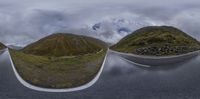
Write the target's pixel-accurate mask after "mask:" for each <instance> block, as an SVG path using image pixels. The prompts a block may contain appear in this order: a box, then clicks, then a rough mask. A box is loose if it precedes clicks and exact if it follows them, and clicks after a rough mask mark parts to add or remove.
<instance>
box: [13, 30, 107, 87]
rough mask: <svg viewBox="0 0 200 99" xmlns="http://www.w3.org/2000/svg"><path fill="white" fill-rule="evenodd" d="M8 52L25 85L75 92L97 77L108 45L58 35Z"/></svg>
mask: <svg viewBox="0 0 200 99" xmlns="http://www.w3.org/2000/svg"><path fill="white" fill-rule="evenodd" d="M9 52H10V55H11V58H12V60H13V63H14V65H15V67H16V69H17V71H18V72H19V74H20V75H21V76H22V78H23V79H24V80H25V81H27V82H29V83H31V84H33V85H36V86H40V87H46V88H72V87H77V86H80V85H83V84H85V83H87V82H89V81H90V80H92V79H93V78H94V77H95V76H96V74H97V73H98V71H99V69H100V68H101V65H102V63H103V60H104V58H105V55H106V45H105V43H104V42H102V41H100V40H97V39H94V38H90V37H85V36H78V35H73V34H61V33H59V34H53V35H50V36H48V37H45V38H43V39H41V40H39V41H37V42H35V43H32V44H30V45H28V46H27V47H25V48H24V49H22V50H13V49H9Z"/></svg>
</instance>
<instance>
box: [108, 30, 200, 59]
mask: <svg viewBox="0 0 200 99" xmlns="http://www.w3.org/2000/svg"><path fill="white" fill-rule="evenodd" d="M111 49H113V50H116V51H119V52H126V53H133V54H139V55H141V54H142V55H153V56H154V55H155V56H167V55H178V54H183V53H187V52H191V51H195V50H199V49H200V43H199V42H198V41H197V40H196V39H194V38H192V37H191V36H189V35H187V34H186V33H184V32H183V31H181V30H178V29H176V28H174V27H169V26H150V27H144V28H141V29H139V30H137V31H135V32H133V33H132V34H130V35H128V36H126V37H125V38H123V39H122V40H121V41H119V42H118V43H117V44H116V45H114V46H112V47H111ZM161 49H162V50H161ZM163 51H164V53H163Z"/></svg>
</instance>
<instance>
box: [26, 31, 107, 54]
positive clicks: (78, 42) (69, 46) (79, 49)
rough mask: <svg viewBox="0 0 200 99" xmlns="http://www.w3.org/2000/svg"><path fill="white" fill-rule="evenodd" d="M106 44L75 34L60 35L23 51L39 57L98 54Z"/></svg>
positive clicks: (33, 44)
mask: <svg viewBox="0 0 200 99" xmlns="http://www.w3.org/2000/svg"><path fill="white" fill-rule="evenodd" d="M102 48H104V49H105V48H106V44H105V43H104V42H102V41H100V40H98V39H94V38H91V37H86V36H79V35H74V34H64V33H58V34H53V35H50V36H47V37H45V38H43V39H41V40H39V41H37V42H35V43H32V44H30V45H28V46H26V47H25V48H24V49H22V51H23V52H24V53H27V54H33V55H39V56H56V57H59V56H73V55H84V54H88V53H96V52H98V51H100V50H102Z"/></svg>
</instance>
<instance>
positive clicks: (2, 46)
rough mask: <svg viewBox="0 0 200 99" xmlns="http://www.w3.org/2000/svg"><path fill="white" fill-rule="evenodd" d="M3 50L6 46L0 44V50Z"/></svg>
mask: <svg viewBox="0 0 200 99" xmlns="http://www.w3.org/2000/svg"><path fill="white" fill-rule="evenodd" d="M4 48H6V46H5V45H4V44H3V43H1V42H0V50H2V49H4Z"/></svg>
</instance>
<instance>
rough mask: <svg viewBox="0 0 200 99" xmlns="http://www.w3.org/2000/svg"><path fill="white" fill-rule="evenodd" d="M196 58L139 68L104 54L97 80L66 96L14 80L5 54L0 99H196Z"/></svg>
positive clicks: (199, 86)
mask: <svg viewBox="0 0 200 99" xmlns="http://www.w3.org/2000/svg"><path fill="white" fill-rule="evenodd" d="M199 60H200V56H198V57H196V58H194V59H193V60H190V61H187V62H185V63H182V64H177V65H174V66H168V67H156V68H143V67H138V66H135V65H133V64H131V63H128V62H126V61H124V60H123V59H122V58H121V57H119V56H118V55H115V54H114V53H110V54H108V58H107V61H106V64H105V67H104V70H103V72H102V74H101V76H100V78H99V80H98V81H97V82H96V83H95V84H94V85H93V86H92V87H90V88H88V89H85V90H82V91H77V92H70V93H47V92H39V91H34V90H31V89H28V88H26V87H24V86H23V85H22V84H21V83H20V82H19V81H18V80H17V79H16V77H15V75H14V73H13V70H12V67H11V64H10V61H9V58H8V57H7V53H3V54H2V55H0V99H199V98H200V72H199V71H200V66H199V64H200V61H199Z"/></svg>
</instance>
